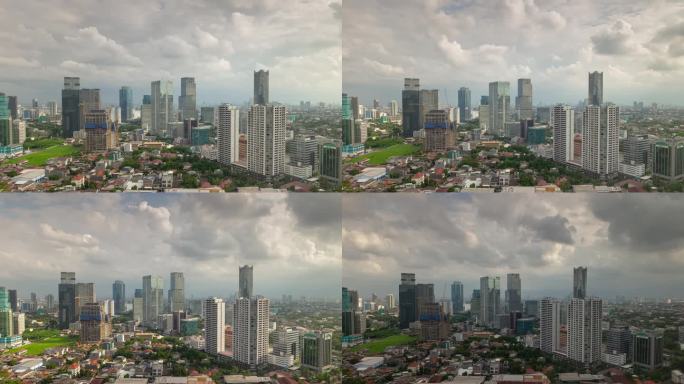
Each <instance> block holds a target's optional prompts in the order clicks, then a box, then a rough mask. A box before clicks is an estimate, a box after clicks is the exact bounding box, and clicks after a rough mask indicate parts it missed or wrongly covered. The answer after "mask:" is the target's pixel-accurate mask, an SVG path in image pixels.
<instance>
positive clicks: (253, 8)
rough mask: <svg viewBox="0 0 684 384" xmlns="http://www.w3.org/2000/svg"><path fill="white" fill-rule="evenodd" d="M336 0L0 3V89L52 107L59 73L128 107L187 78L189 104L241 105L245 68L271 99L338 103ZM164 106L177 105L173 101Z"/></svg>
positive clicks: (246, 87)
mask: <svg viewBox="0 0 684 384" xmlns="http://www.w3.org/2000/svg"><path fill="white" fill-rule="evenodd" d="M340 9H341V4H340V1H339V0H288V1H286V2H281V1H278V0H231V1H221V0H193V1H183V0H146V1H135V0H121V1H108V0H54V1H50V2H49V3H46V2H45V1H39V0H24V1H21V2H15V1H9V0H3V1H0V20H3V21H4V22H2V23H0V41H2V50H0V69H1V70H0V92H5V93H7V94H9V95H18V96H19V100H20V102H21V103H23V104H24V105H26V104H30V102H31V99H32V98H34V97H35V98H38V100H39V101H40V102H41V104H44V103H46V102H47V101H57V102H61V100H60V98H61V96H60V94H61V93H60V91H61V89H62V86H63V77H64V76H80V77H81V86H82V87H84V88H100V89H101V90H102V94H101V97H102V101H103V102H105V103H114V102H117V103H118V89H119V87H120V86H122V85H129V86H132V87H133V89H134V91H133V92H134V93H133V96H134V99H135V104H136V105H138V104H140V103H141V102H142V95H143V94H149V93H150V82H151V81H153V80H159V79H165V80H167V79H168V80H173V82H174V86H175V88H176V92H175V93H174V95H175V96H177V95H179V94H180V78H181V77H184V76H189V77H193V76H194V77H195V78H196V81H197V93H198V96H197V97H198V105H201V104H202V103H209V104H214V103H218V102H232V103H242V102H245V101H248V100H249V98H250V97H252V95H253V71H254V70H255V69H269V70H270V94H271V99H272V100H273V101H279V102H285V103H296V104H298V103H299V101H300V100H310V101H312V102H318V101H324V102H336V103H339V99H340V84H341V81H342V79H341V67H340V66H341V52H340V44H341V42H340V29H341V20H340ZM174 103H176V104H177V103H178V99H177V97H176V98H175V100H174Z"/></svg>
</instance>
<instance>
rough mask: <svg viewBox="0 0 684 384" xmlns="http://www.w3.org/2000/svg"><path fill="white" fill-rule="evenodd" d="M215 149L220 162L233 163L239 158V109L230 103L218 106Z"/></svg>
mask: <svg viewBox="0 0 684 384" xmlns="http://www.w3.org/2000/svg"><path fill="white" fill-rule="evenodd" d="M216 126H217V136H218V138H217V150H218V160H219V162H220V163H221V164H233V163H236V162H238V161H239V160H240V149H239V139H240V109H239V108H238V107H235V106H233V105H230V104H221V105H219V107H218V124H217V125H216Z"/></svg>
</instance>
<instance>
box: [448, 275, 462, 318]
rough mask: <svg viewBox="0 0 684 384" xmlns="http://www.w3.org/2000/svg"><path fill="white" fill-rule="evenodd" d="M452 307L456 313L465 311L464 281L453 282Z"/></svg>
mask: <svg viewBox="0 0 684 384" xmlns="http://www.w3.org/2000/svg"><path fill="white" fill-rule="evenodd" d="M451 307H452V309H453V310H454V313H460V312H463V310H464V306H463V283H461V282H460V281H454V282H453V283H451Z"/></svg>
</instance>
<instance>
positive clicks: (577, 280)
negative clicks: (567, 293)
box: [572, 267, 587, 299]
mask: <svg viewBox="0 0 684 384" xmlns="http://www.w3.org/2000/svg"><path fill="white" fill-rule="evenodd" d="M572 297H573V298H575V299H584V298H585V297H587V267H576V268H574V269H573V270H572Z"/></svg>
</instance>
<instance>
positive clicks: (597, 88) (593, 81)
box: [587, 71, 603, 106]
mask: <svg viewBox="0 0 684 384" xmlns="http://www.w3.org/2000/svg"><path fill="white" fill-rule="evenodd" d="M587 104H588V105H595V106H601V105H603V72H598V71H595V72H590V73H589V96H588V97H587Z"/></svg>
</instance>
